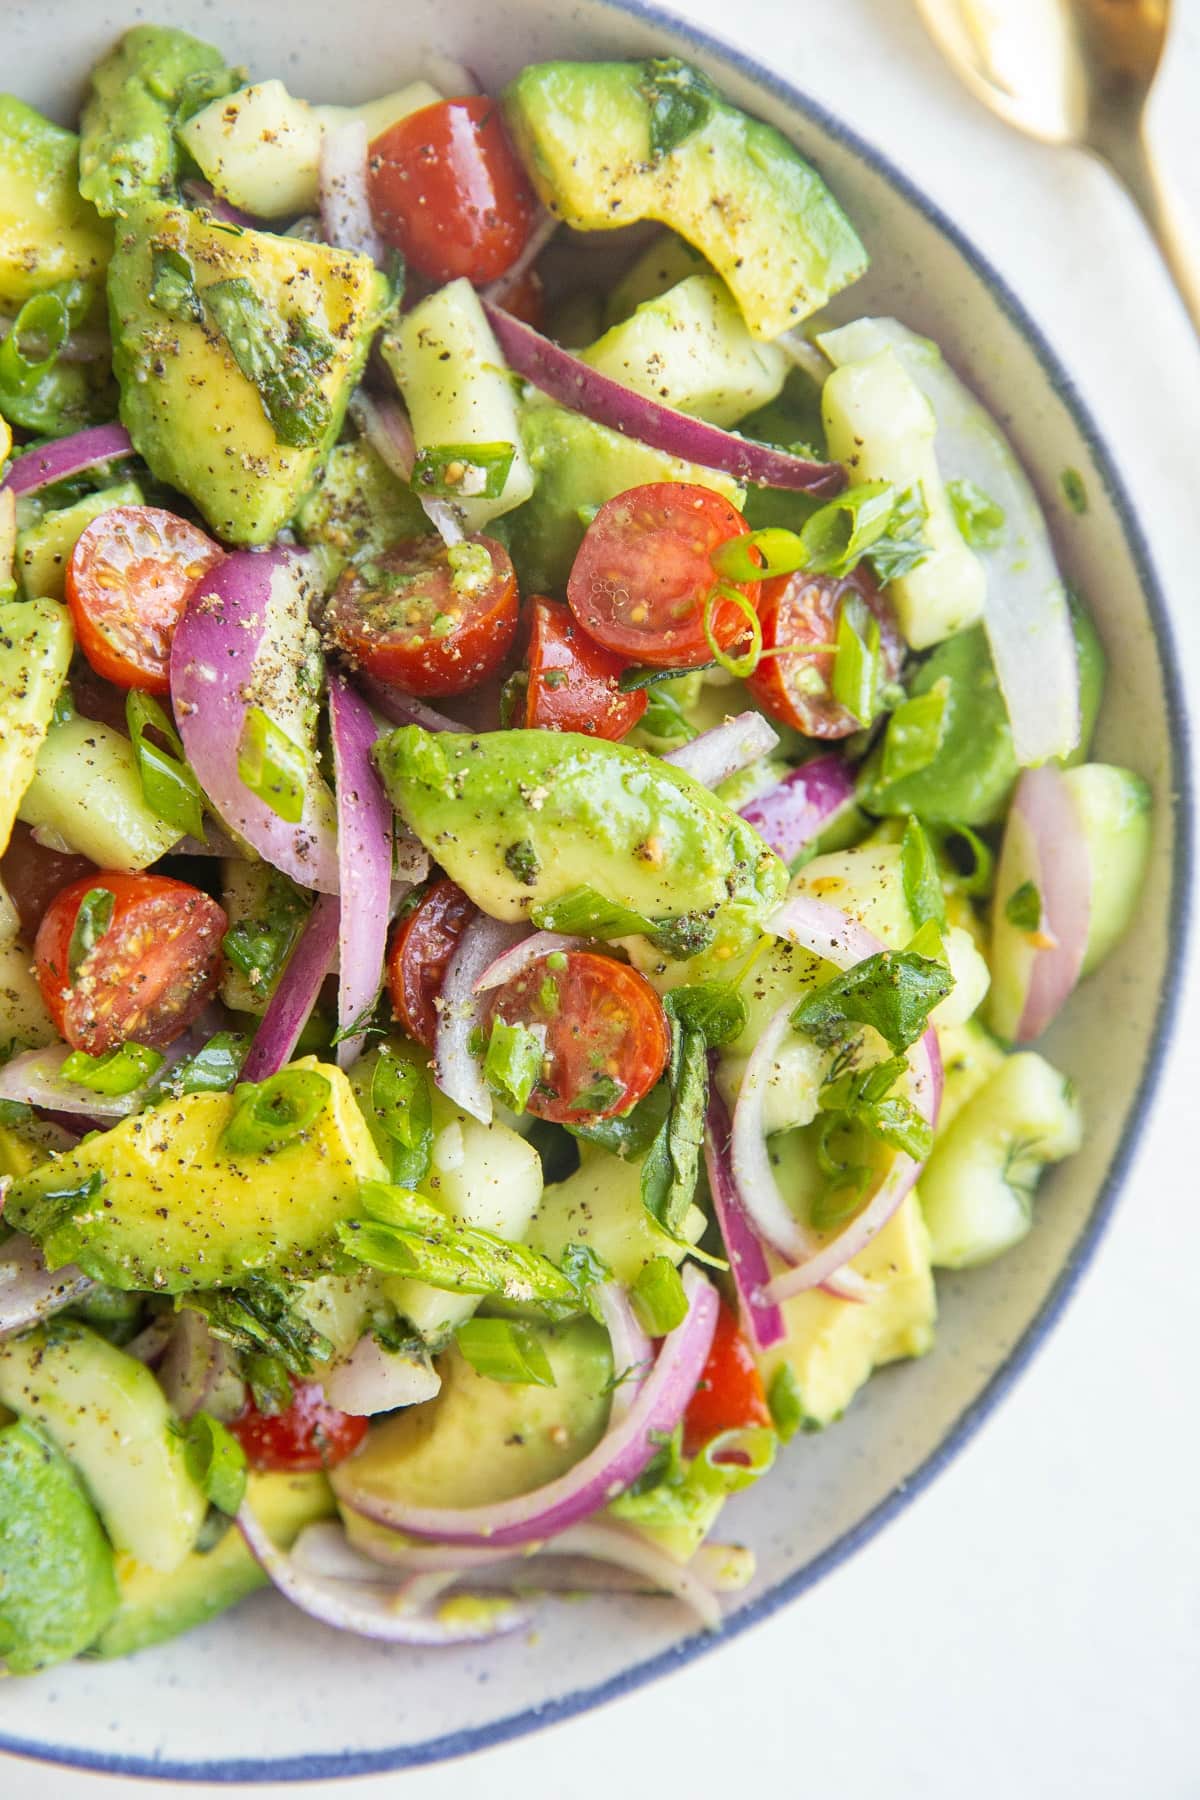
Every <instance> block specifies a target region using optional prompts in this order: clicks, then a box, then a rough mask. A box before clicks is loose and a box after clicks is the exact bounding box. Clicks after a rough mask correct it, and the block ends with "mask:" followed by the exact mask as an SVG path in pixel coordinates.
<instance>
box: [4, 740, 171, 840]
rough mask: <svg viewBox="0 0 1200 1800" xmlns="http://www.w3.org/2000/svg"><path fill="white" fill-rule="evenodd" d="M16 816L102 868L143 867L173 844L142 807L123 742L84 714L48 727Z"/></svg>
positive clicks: (162, 824) (132, 760)
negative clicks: (60, 840)
mask: <svg viewBox="0 0 1200 1800" xmlns="http://www.w3.org/2000/svg"><path fill="white" fill-rule="evenodd" d="M19 816H20V818H22V819H23V820H24V821H25V823H26V825H33V826H34V827H40V828H41V829H42V830H43V831H52V832H54V833H55V834H56V835H57V836H58V837H60V838H61V839H62V841H63V843H64V844H66V845H67V846H68V847H69V848H70V849H72V850H74V851H76V852H77V853H78V854H79V855H80V856H90V857H91V859H92V861H93V862H94V863H97V864H98V865H99V867H100V868H102V869H145V868H148V867H149V865H150V864H151V863H152V862H157V861H158V859H159V857H160V856H165V855H166V853H167V851H168V850H169V849H170V848H171V846H172V844H175V843H177V842H178V839H179V827H178V826H177V825H168V824H167V823H166V821H165V820H163V819H160V818H159V816H158V814H157V813H156V812H152V811H151V809H150V807H148V806H147V805H146V802H145V800H144V799H143V797H142V778H141V776H140V775H139V773H138V765H137V757H136V756H135V755H134V751H133V746H132V745H131V744H130V742H129V739H128V738H127V737H123V736H122V734H121V733H120V732H119V731H115V730H114V729H113V727H112V726H111V725H102V724H100V723H99V722H98V721H97V720H95V719H85V718H84V717H83V715H82V713H77V714H75V715H74V716H73V717H71V718H69V719H62V720H60V722H59V723H58V724H57V725H53V726H51V728H50V731H49V733H48V734H47V737H46V741H45V743H44V744H43V745H42V747H41V750H40V751H39V752H38V759H37V766H36V768H35V770H34V775H33V780H32V781H31V782H30V783H29V786H28V787H27V788H26V790H25V793H24V795H23V797H22V800H21V805H20V811H19Z"/></svg>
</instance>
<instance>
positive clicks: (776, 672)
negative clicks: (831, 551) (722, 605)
mask: <svg viewBox="0 0 1200 1800" xmlns="http://www.w3.org/2000/svg"><path fill="white" fill-rule="evenodd" d="M852 595H853V596H857V598H858V599H860V600H862V601H863V602H864V603H865V604H866V605H867V606H868V607H869V608H870V610H871V611H872V612H873V613H874V615H875V617H876V618H877V619H878V620H879V648H880V653H881V658H882V662H883V676H884V680H885V681H895V680H896V678H897V677H898V675H899V674H900V670H901V667H902V666H903V663H904V640H903V638H902V637H901V636H900V631H899V628H898V626H897V624H896V617H895V614H894V613H893V611H892V608H891V604H890V602H889V601H888V599H887V597H886V596H885V595H884V594H882V593H881V592H880V590H879V585H878V583H877V582H876V580H875V578H874V576H873V575H871V573H870V572H869V570H867V569H866V568H865V567H864V566H863V565H862V564H861V563H860V564H859V566H858V568H857V569H853V570H852V571H851V572H850V574H849V575H845V576H843V577H842V578H841V580H836V579H835V578H834V577H833V576H832V575H805V574H804V573H803V572H798V573H797V574H795V575H778V576H776V577H775V579H774V580H773V581H764V582H763V584H762V598H761V599H760V601H759V605H758V617H759V621H760V623H761V625H762V633H763V649H764V650H775V649H780V648H788V649H791V648H792V647H793V646H794V647H795V654H792V655H787V656H764V657H763V658H762V661H761V662H760V663H759V665H758V667H757V669H755V671H754V673H753V675H752V676H751V677H750V680H749V684H748V685H749V688H750V692H751V693H752V694H753V695H754V698H755V699H756V700H757V701H758V702H759V703H760V704H761V705H762V706H764V707H765V708H766V710H767V711H768V712H769V713H771V714H772V715H773V716H774V717H775V718H776V719H782V720H783V722H784V724H785V725H793V726H795V728H796V730H797V731H802V732H804V734H805V735H806V736H807V737H814V738H843V737H849V736H850V735H851V734H852V733H853V732H855V731H858V730H859V729H860V726H861V723H862V722H861V720H859V719H856V718H855V717H854V714H853V713H851V712H847V710H846V708H845V707H844V706H843V705H842V704H841V702H840V701H838V700H835V698H834V696H833V688H832V682H833V659H834V652H833V650H832V649H831V648H829V646H831V645H833V644H835V643H836V642H837V634H838V621H839V619H840V618H841V613H842V608H843V606H844V605H845V604H846V602H847V600H849V599H850V598H851V596H852ZM806 646H809V647H808V648H806ZM817 646H820V648H817Z"/></svg>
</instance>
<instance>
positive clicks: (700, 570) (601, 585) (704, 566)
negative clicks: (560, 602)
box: [567, 481, 759, 669]
mask: <svg viewBox="0 0 1200 1800" xmlns="http://www.w3.org/2000/svg"><path fill="white" fill-rule="evenodd" d="M748 530H749V526H748V525H747V524H746V521H745V519H743V517H742V515H741V513H740V512H738V510H737V508H736V507H734V506H731V505H730V504H729V501H728V500H725V499H723V498H722V496H721V495H720V494H714V493H713V491H712V489H711V488H703V487H694V486H692V485H691V484H690V483H688V482H683V481H652V482H649V483H648V484H647V485H646V486H645V487H636V488H630V489H629V490H628V491H627V492H626V493H624V494H618V495H617V496H616V498H615V499H612V500H608V501H606V502H605V504H604V505H603V506H602V507H601V508H600V511H599V512H598V513H597V514H596V516H595V518H594V519H593V520H592V522H591V524H590V525H589V526H588V528H587V531H586V532H585V534H584V539H583V542H582V544H581V545H580V546H579V551H578V554H577V555H576V557H575V565H574V567H573V568H572V570H571V575H570V579H569V581H568V582H567V599H568V600H569V601H570V603H571V611H572V612H573V613H574V614H575V617H576V618H577V619H578V620H579V623H580V624H581V625H582V626H583V628H584V630H585V631H587V632H589V633H590V634H591V636H592V637H594V638H596V639H597V641H598V642H599V643H601V644H604V645H606V646H607V648H608V649H610V650H615V651H617V652H618V653H619V654H620V655H621V656H625V657H628V658H629V660H630V661H631V662H635V663H648V664H650V665H651V666H652V667H653V668H660V669H695V668H698V667H699V666H700V665H701V664H702V663H707V662H711V661H712V647H711V646H710V644H709V642H708V638H707V636H706V634H705V630H704V609H705V604H706V602H707V600H708V597H709V595H710V594H711V593H712V592H713V589H714V587H715V586H716V583H717V581H718V576H717V574H716V571H715V570H714V569H713V566H712V560H711V558H712V554H713V551H714V550H716V549H717V548H718V546H719V545H721V544H725V543H728V541H729V539H730V538H735V537H742V536H743V535H744V534H745V533H746V532H747V531H748ZM758 587H759V584H758V582H756V581H750V582H745V583H739V584H738V591H739V592H740V593H742V594H744V595H745V596H746V598H747V600H748V601H749V602H750V604H751V605H753V603H754V601H755V599H756V598H757V593H758ZM709 623H710V625H711V627H712V633H713V636H714V638H715V639H716V641H717V643H718V644H719V645H720V646H721V649H722V650H731V649H733V647H734V646H735V645H736V644H737V643H738V642H739V641H740V640H741V639H742V638H744V637H745V636H746V635H747V623H746V616H745V614H744V613H743V612H742V610H741V608H740V607H739V606H738V605H737V604H736V602H734V601H732V600H723V599H718V600H717V601H716V602H715V603H714V605H713V607H712V609H711V614H710V619H709Z"/></svg>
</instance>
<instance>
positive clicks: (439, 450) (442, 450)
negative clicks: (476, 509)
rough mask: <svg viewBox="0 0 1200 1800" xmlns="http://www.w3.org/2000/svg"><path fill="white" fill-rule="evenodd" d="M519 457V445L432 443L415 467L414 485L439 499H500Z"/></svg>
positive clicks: (417, 489) (421, 453)
mask: <svg viewBox="0 0 1200 1800" xmlns="http://www.w3.org/2000/svg"><path fill="white" fill-rule="evenodd" d="M516 454H517V449H516V445H515V444H431V445H430V446H429V447H428V448H427V449H424V450H422V451H421V452H420V453H419V455H418V456H417V460H416V462H415V463H414V464H413V472H412V485H413V487H414V489H415V490H416V491H417V493H419V494H426V495H429V496H432V497H435V498H437V499H439V500H497V499H499V497H500V495H501V494H502V493H503V492H504V484H505V482H506V481H507V480H508V472H509V470H510V469H511V468H512V466H513V458H514V457H515V456H516Z"/></svg>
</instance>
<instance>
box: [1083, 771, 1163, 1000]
mask: <svg viewBox="0 0 1200 1800" xmlns="http://www.w3.org/2000/svg"><path fill="white" fill-rule="evenodd" d="M1063 784H1064V786H1065V787H1066V789H1067V791H1068V793H1069V794H1070V796H1071V799H1072V801H1073V802H1074V805H1075V810H1076V812H1077V813H1078V815H1079V819H1080V822H1081V823H1082V825H1083V835H1084V838H1085V840H1086V842H1087V847H1088V859H1089V861H1090V863H1091V867H1092V910H1091V917H1090V919H1089V921H1088V939H1087V949H1086V950H1085V951H1084V953H1083V967H1082V969H1081V970H1080V975H1081V976H1082V975H1090V974H1091V972H1092V970H1093V969H1095V968H1098V967H1099V965H1100V964H1101V963H1102V962H1103V961H1104V958H1105V957H1106V956H1107V955H1108V953H1109V951H1110V950H1111V949H1112V948H1113V947H1114V945H1115V944H1116V943H1117V942H1118V940H1119V939H1120V938H1122V937H1123V936H1124V934H1125V932H1126V931H1127V930H1128V928H1129V926H1130V924H1131V923H1132V921H1133V916H1134V913H1135V912H1136V910H1137V903H1138V899H1139V897H1140V895H1141V891H1142V882H1143V881H1144V879H1145V875H1146V864H1147V862H1148V860H1149V857H1150V839H1151V834H1152V831H1153V816H1152V813H1151V805H1152V799H1151V794H1150V789H1149V787H1148V786H1147V784H1146V782H1145V781H1143V779H1142V777H1141V776H1140V775H1135V774H1134V772H1133V770H1132V769H1119V768H1115V767H1114V766H1113V765H1112V764H1111V763H1084V764H1082V765H1081V766H1080V767H1078V768H1074V769H1068V770H1067V772H1066V774H1065V775H1064V776H1063Z"/></svg>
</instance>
